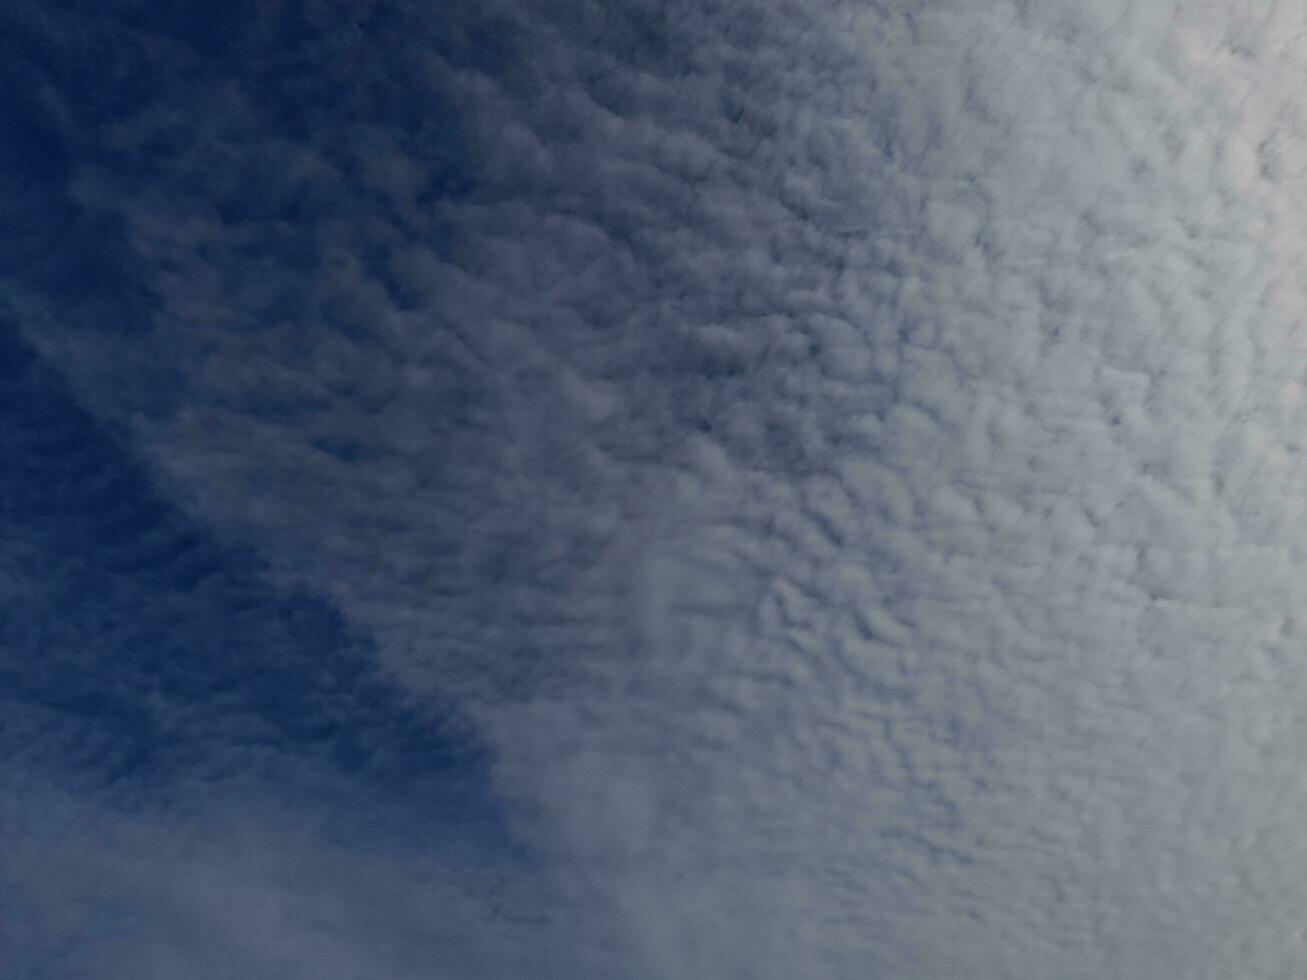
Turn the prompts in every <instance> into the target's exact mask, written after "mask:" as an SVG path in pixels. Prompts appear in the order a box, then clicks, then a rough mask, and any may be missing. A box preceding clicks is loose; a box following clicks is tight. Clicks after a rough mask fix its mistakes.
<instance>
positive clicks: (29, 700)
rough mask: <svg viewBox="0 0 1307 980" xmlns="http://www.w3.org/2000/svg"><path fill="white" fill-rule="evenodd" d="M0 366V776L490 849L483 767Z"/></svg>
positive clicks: (17, 355)
mask: <svg viewBox="0 0 1307 980" xmlns="http://www.w3.org/2000/svg"><path fill="white" fill-rule="evenodd" d="M0 365H3V370H2V371H0V458H3V459H4V460H5V463H6V465H5V466H4V467H0V527H3V533H2V534H0V563H2V566H0V567H3V579H2V580H0V588H2V589H3V590H4V593H5V599H4V601H3V602H0V691H3V692H4V694H3V698H4V700H5V701H6V702H7V703H8V706H9V709H10V717H9V720H8V721H7V722H6V723H4V724H0V759H3V763H0V764H4V765H9V766H12V765H21V766H36V767H39V768H41V769H43V770H45V771H47V772H51V771H53V772H59V771H63V772H65V774H66V777H67V779H68V780H70V781H71V782H72V783H74V784H76V785H79V786H82V787H84V788H87V789H88V790H90V791H93V792H96V793H105V794H107V797H108V799H109V800H110V801H114V800H117V801H119V802H122V801H127V800H135V801H139V800H149V799H155V800H156V801H166V800H167V799H168V797H169V796H170V795H171V793H172V791H173V789H174V788H175V786H176V784H178V783H179V781H181V782H185V783H187V784H188V785H194V784H196V783H197V782H200V783H204V782H205V781H209V782H211V784H212V786H213V788H214V791H215V792H228V791H230V789H231V787H233V786H236V785H240V786H243V787H245V790H246V791H249V792H255V791H257V790H258V787H259V786H260V785H263V784H271V783H272V782H274V781H275V782H279V783H281V788H280V789H278V790H277V792H278V793H285V792H286V789H287V787H291V788H293V787H295V786H296V785H298V786H299V790H296V791H295V792H300V791H302V792H303V793H306V794H309V795H310V796H316V797H319V798H331V799H333V800H334V801H335V803H336V804H337V805H338V806H339V807H340V808H341V810H342V812H346V813H352V814H353V816H354V817H355V818H357V819H358V820H361V821H363V822H364V823H365V824H367V825H368V826H370V827H373V828H374V829H376V828H383V827H387V826H389V827H391V829H392V830H394V831H396V832H398V828H399V827H401V826H404V827H407V828H408V829H410V830H411V829H412V828H413V826H415V825H418V824H421V823H423V822H427V821H432V820H435V821H437V822H439V823H440V824H442V825H445V826H448V825H449V824H451V823H453V824H471V825H472V831H471V833H472V835H473V837H474V838H476V839H479V840H481V841H483V842H484V840H485V839H486V838H487V837H494V836H496V835H497V834H501V833H502V828H499V829H496V827H495V826H494V824H495V823H496V821H497V819H498V817H497V815H496V812H495V806H494V803H493V801H492V800H491V799H490V798H489V795H488V794H489V790H488V787H487V773H486V764H487V760H486V758H485V755H484V752H483V751H482V750H481V749H479V748H478V747H477V746H476V745H475V744H474V743H472V742H471V741H469V739H468V737H467V736H466V735H465V734H462V733H455V730H454V729H453V728H452V727H451V723H450V721H449V719H448V718H447V717H442V715H441V714H440V712H439V711H438V710H431V709H428V708H424V707H421V706H419V705H417V704H416V703H413V702H411V701H409V700H406V699H405V698H404V697H403V696H402V695H401V694H400V693H399V692H398V690H397V689H396V688H394V687H393V686H392V685H391V684H390V683H388V682H387V681H386V680H385V679H384V678H383V677H381V676H380V675H379V674H378V673H377V670H376V668H375V661H374V657H373V651H372V649H371V648H370V646H369V644H368V643H367V642H366V641H365V640H364V639H363V638H361V637H359V636H358V635H356V634H354V633H353V632H351V631H350V630H349V629H348V628H347V627H346V626H345V625H344V624H343V623H342V621H341V619H340V617H339V615H338V614H337V613H336V612H335V610H334V609H332V608H331V607H330V606H329V605H327V604H326V603H324V602H323V601H322V600H320V599H317V598H315V597H312V596H308V595H302V594H298V595H297V594H293V593H289V592H286V591H285V590H282V589H279V588H275V587H273V586H271V585H269V584H268V583H267V582H266V581H265V579H264V577H263V574H262V568H261V564H260V562H259V561H258V560H257V559H256V558H255V557H254V556H252V555H249V554H242V553H239V552H233V551H231V550H230V549H226V548H224V547H223V546H222V545H220V544H219V543H218V542H216V541H215V540H214V539H213V537H212V536H211V535H210V534H209V533H208V532H207V531H206V530H205V529H204V528H203V527H201V526H199V525H197V524H195V523H194V522H193V521H192V520H190V519H189V518H187V517H185V516H184V515H182V514H181V513H179V512H178V511H177V510H176V509H175V508H173V507H171V506H170V505H169V504H168V503H167V502H166V501H165V500H164V499H163V498H161V497H160V496H159V494H158V492H157V491H156V490H155V488H154V487H153V486H152V484H151V482H150V479H149V477H148V474H147V473H146V471H145V470H144V469H143V468H142V467H141V466H140V465H139V464H138V463H137V462H136V461H135V460H134V459H133V458H132V457H131V455H130V454H129V452H128V451H127V450H125V449H124V448H123V447H122V446H120V445H119V444H118V443H117V441H116V440H115V438H114V437H113V436H112V435H110V434H109V433H108V432H106V431H105V430H104V429H103V428H102V427H100V426H98V425H97V424H96V423H95V422H94V420H92V419H91V418H90V417H89V416H88V415H87V414H86V413H85V412H84V411H83V410H82V409H81V408H80V407H78V406H77V405H76V404H75V402H74V400H73V399H72V397H71V396H70V395H69V394H68V392H67V391H66V390H65V389H64V387H63V385H62V384H61V383H60V381H59V379H58V378H57V377H56V376H54V375H53V374H52V373H51V372H50V371H49V370H48V369H46V368H45V367H44V366H43V365H42V364H41V363H40V362H39V360H38V359H37V358H36V357H35V356H34V355H33V354H32V353H31V352H30V351H29V350H27V349H26V348H25V347H24V346H23V344H22V342H21V341H20V340H19V339H18V338H17V337H16V335H15V333H14V332H13V331H12V330H8V331H5V332H4V333H2V334H0ZM291 795H292V796H293V795H294V793H291ZM369 813H370V814H371V815H368V814H369ZM333 819H334V818H333ZM347 822H348V821H347Z"/></svg>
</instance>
